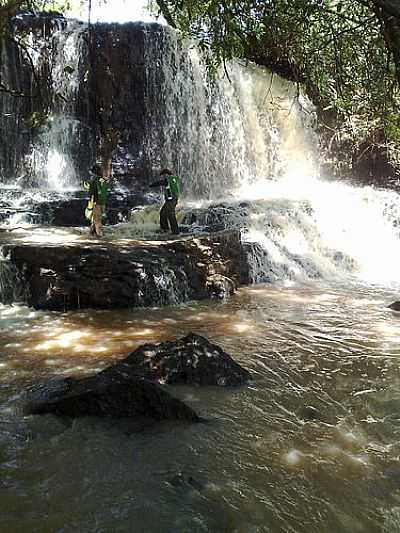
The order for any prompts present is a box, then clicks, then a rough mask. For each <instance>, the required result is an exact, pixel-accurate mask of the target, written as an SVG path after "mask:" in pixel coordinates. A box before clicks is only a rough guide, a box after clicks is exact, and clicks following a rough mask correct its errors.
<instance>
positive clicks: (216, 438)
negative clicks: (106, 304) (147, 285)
mask: <svg viewBox="0 0 400 533" xmlns="http://www.w3.org/2000/svg"><path fill="white" fill-rule="evenodd" d="M394 294H395V288H394V287H393V286H387V287H380V286H378V285H371V284H366V283H360V282H358V281H354V282H352V281H349V280H348V281H347V283H346V284H345V285H344V284H340V283H327V282H320V283H318V284H315V283H313V284H311V283H306V284H304V283H299V282H293V283H285V284H277V285H273V286H271V285H269V286H267V285H261V286H256V287H251V288H242V289H241V290H240V291H239V292H238V294H237V295H236V296H234V297H233V298H232V299H230V300H229V301H226V302H220V303H212V302H206V303H190V304H184V305H181V306H177V307H174V308H164V309H151V310H149V309H142V310H140V309H136V310H130V311H128V310H126V311H87V312H86V311H85V312H82V311H80V312H68V313H55V312H43V311H40V312H39V311H34V310H32V309H28V308H25V307H20V306H3V307H2V309H1V325H2V328H1V337H0V339H1V340H0V342H1V345H2V346H3V350H2V356H1V360H0V403H1V411H0V412H1V415H0V458H1V465H0V492H1V497H0V508H1V513H0V531H2V532H7V533H17V532H21V531H30V532H34V531H37V532H40V533H45V532H72V531H79V532H92V531H93V532H94V531H96V532H103V531H104V532H109V531H113V532H114V531H121V532H122V531H135V532H142V531H143V532H145V531H146V532H148V531H152V532H158V531H159V532H171V533H172V532H181V531H182V532H183V531H187V532H189V531H190V532H203V531H204V532H206V531H210V532H243V533H248V532H273V533H277V532H293V533H294V532H296V533H302V532H304V533H313V532H315V533H317V532H318V533H320V532H322V531H323V532H324V533H338V532H348V533H357V532H371V533H372V532H378V531H387V532H395V531H398V530H400V492H399V489H400V466H399V463H398V456H399V452H400V448H399V432H400V424H399V420H400V417H399V414H398V412H399V408H400V397H399V393H398V390H399V387H398V383H399V378H400V372H399V364H398V359H399V357H400V347H399V339H400V324H399V320H400V318H399V316H398V315H397V314H396V313H395V312H393V311H391V310H390V309H387V307H386V306H387V305H388V304H389V303H391V302H392V301H393V300H394ZM189 331H193V332H196V333H198V334H203V335H205V336H207V337H208V338H209V339H211V340H212V341H215V342H217V343H218V344H220V345H221V346H222V347H223V348H225V349H226V350H227V351H228V352H229V353H231V354H232V355H233V356H234V358H235V359H236V360H238V361H239V362H240V363H241V364H242V365H243V366H245V367H246V368H248V369H249V370H250V371H251V373H252V375H253V381H252V382H251V383H250V384H249V385H248V386H244V387H240V388H237V389H236V388H235V389H223V388H211V387H210V388H204V389H203V388H195V387H174V388H170V387H168V389H169V390H171V391H172V393H173V394H175V395H176V396H178V397H180V398H181V399H183V400H184V401H186V402H187V403H188V404H189V405H191V406H192V407H193V408H194V409H195V410H196V411H197V412H198V413H199V414H201V415H202V416H204V417H205V418H207V420H208V421H209V422H208V423H206V424H199V425H180V424H179V425H177V424H171V423H163V424H161V425H158V426H157V427H155V428H154V427H153V428H151V427H149V428H146V429H145V430H144V431H143V432H141V433H132V432H131V431H130V428H129V425H128V424H126V423H125V422H123V421H122V422H115V421H114V422H111V421H104V420H94V419H89V418H87V419H77V420H75V421H73V422H66V421H62V420H59V419H57V418H55V417H53V416H44V417H22V416H21V415H20V413H19V411H18V409H17V408H16V407H15V406H17V405H18V399H19V398H20V396H21V394H22V392H23V391H24V390H25V389H26V388H27V387H29V386H30V385H33V384H36V383H38V382H42V381H45V380H47V379H49V378H51V377H53V376H54V375H58V376H59V375H62V374H64V375H83V374H87V373H88V372H93V371H96V370H98V369H100V368H103V367H104V366H106V365H107V364H110V363H111V362H112V361H114V360H116V359H118V358H120V357H123V356H124V355H126V354H127V353H129V352H130V351H132V350H133V349H134V348H135V347H137V346H138V345H140V344H142V343H144V342H149V341H150V342H156V341H162V340H164V339H170V338H174V337H176V336H177V335H183V334H185V333H187V332H189Z"/></svg>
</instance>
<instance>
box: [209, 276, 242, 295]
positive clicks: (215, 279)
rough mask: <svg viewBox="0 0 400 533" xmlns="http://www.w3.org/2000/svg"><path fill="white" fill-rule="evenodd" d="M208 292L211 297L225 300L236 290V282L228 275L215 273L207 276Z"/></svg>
mask: <svg viewBox="0 0 400 533" xmlns="http://www.w3.org/2000/svg"><path fill="white" fill-rule="evenodd" d="M206 286H207V292H208V295H209V297H210V298H211V299H218V300H225V298H228V297H229V296H231V295H232V294H234V292H235V291H236V285H235V283H234V282H233V281H232V280H231V279H230V278H227V277H226V276H222V275H221V274H214V275H212V276H209V277H208V278H207V283H206Z"/></svg>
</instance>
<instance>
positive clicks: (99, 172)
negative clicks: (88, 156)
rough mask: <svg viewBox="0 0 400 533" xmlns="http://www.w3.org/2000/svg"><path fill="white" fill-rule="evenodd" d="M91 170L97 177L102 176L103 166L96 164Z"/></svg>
mask: <svg viewBox="0 0 400 533" xmlns="http://www.w3.org/2000/svg"><path fill="white" fill-rule="evenodd" d="M90 170H91V172H92V174H94V175H95V176H99V177H101V176H102V170H101V166H100V165H99V164H98V163H95V164H94V165H93V166H92V168H91V169H90Z"/></svg>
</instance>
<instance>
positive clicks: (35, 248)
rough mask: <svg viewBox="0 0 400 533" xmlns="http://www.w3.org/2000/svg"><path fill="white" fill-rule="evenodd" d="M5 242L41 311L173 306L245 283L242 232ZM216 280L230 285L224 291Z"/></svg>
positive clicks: (29, 298)
mask: <svg viewBox="0 0 400 533" xmlns="http://www.w3.org/2000/svg"><path fill="white" fill-rule="evenodd" d="M6 238H7V240H5V244H3V245H2V246H1V248H2V253H3V257H6V258H7V261H4V265H3V266H4V267H5V266H7V265H8V266H9V267H12V268H10V269H9V270H10V272H11V271H12V273H13V278H12V279H13V280H15V279H18V280H19V281H18V284H19V287H20V289H21V291H20V294H21V292H22V294H23V301H24V302H26V303H27V304H28V305H30V306H32V307H35V308H37V309H54V310H66V309H78V308H90V307H92V308H113V307H144V306H154V305H173V304H177V303H180V302H184V301H187V300H194V299H206V298H209V297H210V296H212V295H213V293H215V292H216V291H219V292H218V294H221V291H222V293H223V295H224V296H226V295H228V294H230V293H231V292H232V291H233V290H234V289H236V287H237V286H238V285H239V283H240V269H241V241H240V233H239V232H238V231H225V232H220V233H215V234H211V235H204V236H201V237H198V238H195V237H185V236H181V237H178V238H174V239H171V240H167V241H159V242H155V241H151V242H148V241H123V242H107V241H86V242H84V241H82V242H79V241H75V242H72V243H68V244H56V245H49V244H36V243H29V241H28V242H22V243H20V242H19V241H17V242H15V243H13V242H10V239H12V237H7V236H4V239H6ZM0 245H1V234H0ZM216 276H221V277H222V278H221V279H224V280H225V281H224V283H223V284H222V283H221V285H220V286H219V288H218V287H217V286H216V281H215V280H216V279H218V278H216ZM228 279H229V280H230V281H228ZM210 287H214V289H212V290H211V294H210ZM7 294H8V293H0V298H3V303H12V302H10V301H8V300H7V301H5V300H4V299H5V298H6V297H9V296H7ZM9 294H11V293H9Z"/></svg>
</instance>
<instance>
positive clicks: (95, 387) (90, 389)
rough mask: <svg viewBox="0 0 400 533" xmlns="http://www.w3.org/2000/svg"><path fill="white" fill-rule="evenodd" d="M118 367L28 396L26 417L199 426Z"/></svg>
mask: <svg viewBox="0 0 400 533" xmlns="http://www.w3.org/2000/svg"><path fill="white" fill-rule="evenodd" d="M121 370H123V367H122V366H121V365H118V364H117V365H114V366H112V367H109V368H108V369H107V372H100V373H99V374H97V375H95V376H91V377H88V378H83V379H75V378H67V379H65V380H62V381H59V382H56V383H54V382H53V383H50V384H49V385H48V386H42V387H41V388H39V389H38V390H35V391H32V392H30V393H28V395H27V399H26V402H25V407H24V412H25V414H27V415H44V414H53V415H57V416H67V417H72V418H76V417H82V416H96V417H113V418H138V419H143V418H150V419H153V420H165V419H170V420H181V421H186V422H199V421H200V420H201V419H200V418H199V417H198V416H197V414H196V413H195V412H194V411H193V409H191V408H190V407H188V406H187V405H186V404H184V403H183V402H182V401H180V400H178V399H177V398H174V397H172V396H171V395H170V394H168V393H167V392H166V391H165V390H164V389H162V388H161V387H160V386H158V385H157V384H155V383H151V382H149V381H147V380H145V379H142V378H140V377H135V376H126V375H125V374H124V373H123V372H121Z"/></svg>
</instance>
